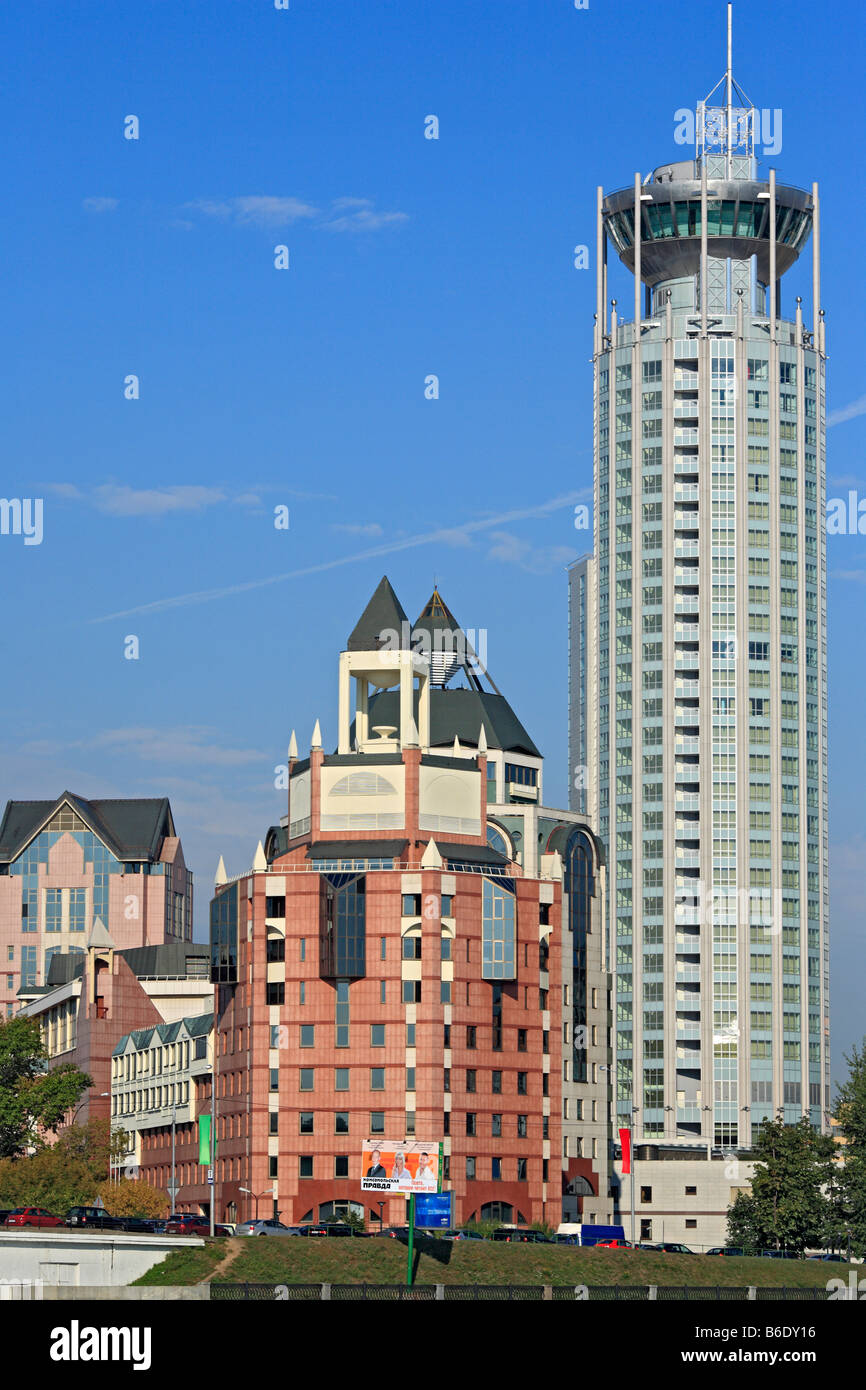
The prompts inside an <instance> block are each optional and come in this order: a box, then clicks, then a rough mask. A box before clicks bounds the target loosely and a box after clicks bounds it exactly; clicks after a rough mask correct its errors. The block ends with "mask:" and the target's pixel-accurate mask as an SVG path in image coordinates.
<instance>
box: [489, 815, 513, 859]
mask: <svg viewBox="0 0 866 1390" xmlns="http://www.w3.org/2000/svg"><path fill="white" fill-rule="evenodd" d="M487 843H488V845H489V846H490V848H491V849H495V850H496V852H497V853H498V854H503V855H504V856H505V858H506V859H510V858H511V857H512V854H511V846H510V844H509V843H508V840H507V839H506V837H505V832H504V831H503V830H500V828H499V826H498V825H490V824H489V823H488V825H487Z"/></svg>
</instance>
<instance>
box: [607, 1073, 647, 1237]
mask: <svg viewBox="0 0 866 1390" xmlns="http://www.w3.org/2000/svg"><path fill="white" fill-rule="evenodd" d="M598 1069H599V1071H606V1072H608V1073H609V1074H610V1076H611V1080H612V1079H613V1067H612V1066H610V1065H609V1064H608V1063H607V1062H600V1063H599V1067H598ZM629 1108H630V1112H631V1118H630V1119H629V1122H628V1146H629V1165H628V1166H629V1174H630V1176H631V1243H632V1245H634V1224H635V1223H634V1128H635V1116H636V1115H637V1113H638V1111H639V1109H640V1106H639V1105H635V1103H634V1087H632V1093H631V1106H630V1107H629Z"/></svg>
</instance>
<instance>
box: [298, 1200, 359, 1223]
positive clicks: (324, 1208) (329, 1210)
mask: <svg viewBox="0 0 866 1390" xmlns="http://www.w3.org/2000/svg"><path fill="white" fill-rule="evenodd" d="M311 1215H312V1213H311ZM349 1215H352V1216H357V1217H359V1218H360V1219H361V1220H362V1221H363V1219H364V1207H363V1204H362V1203H361V1202H351V1201H350V1200H349V1198H348V1197H337V1198H335V1200H334V1201H333V1202H320V1204H319V1220H320V1221H343V1220H345V1218H346V1217H347V1216H349ZM304 1219H305V1220H306V1217H305V1218H304Z"/></svg>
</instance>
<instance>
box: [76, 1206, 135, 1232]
mask: <svg viewBox="0 0 866 1390" xmlns="http://www.w3.org/2000/svg"><path fill="white" fill-rule="evenodd" d="M66 1224H67V1226H72V1227H82V1226H86V1227H88V1229H90V1230H95V1231H122V1230H123V1229H124V1223H123V1218H122V1217H120V1216H111V1215H110V1213H109V1212H107V1211H106V1210H105V1208H104V1207H70V1208H69V1211H68V1212H67V1213H66Z"/></svg>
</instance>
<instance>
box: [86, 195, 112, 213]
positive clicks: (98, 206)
mask: <svg viewBox="0 0 866 1390" xmlns="http://www.w3.org/2000/svg"><path fill="white" fill-rule="evenodd" d="M81 206H82V207H83V208H84V209H85V210H86V211H87V212H114V211H115V209H116V208H118V207H119V206H120V202H119V200H118V199H117V198H85V199H84V201H83V202H82V204H81Z"/></svg>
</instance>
